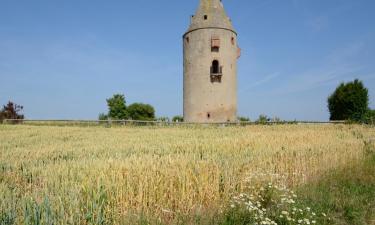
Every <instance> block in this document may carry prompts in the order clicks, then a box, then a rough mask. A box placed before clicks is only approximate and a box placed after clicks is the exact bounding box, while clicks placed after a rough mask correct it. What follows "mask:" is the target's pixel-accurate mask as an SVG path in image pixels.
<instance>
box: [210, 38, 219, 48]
mask: <svg viewBox="0 0 375 225" xmlns="http://www.w3.org/2000/svg"><path fill="white" fill-rule="evenodd" d="M215 47H216V48H220V38H218V37H212V39H211V48H215Z"/></svg>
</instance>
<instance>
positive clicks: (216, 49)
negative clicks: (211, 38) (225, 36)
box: [211, 47, 219, 52]
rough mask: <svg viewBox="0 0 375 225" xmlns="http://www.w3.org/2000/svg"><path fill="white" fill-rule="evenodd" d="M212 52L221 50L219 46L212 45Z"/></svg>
mask: <svg viewBox="0 0 375 225" xmlns="http://www.w3.org/2000/svg"><path fill="white" fill-rule="evenodd" d="M211 52H219V47H211Z"/></svg>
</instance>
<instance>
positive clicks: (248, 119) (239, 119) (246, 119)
mask: <svg viewBox="0 0 375 225" xmlns="http://www.w3.org/2000/svg"><path fill="white" fill-rule="evenodd" d="M237 120H238V121H240V122H251V121H250V118H249V117H243V116H239V117H238V118H237Z"/></svg>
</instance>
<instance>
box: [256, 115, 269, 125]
mask: <svg viewBox="0 0 375 225" xmlns="http://www.w3.org/2000/svg"><path fill="white" fill-rule="evenodd" d="M269 121H271V119H270V118H269V117H268V116H266V115H264V114H262V115H260V116H259V118H258V120H257V121H256V122H257V123H260V124H266V123H267V122H269Z"/></svg>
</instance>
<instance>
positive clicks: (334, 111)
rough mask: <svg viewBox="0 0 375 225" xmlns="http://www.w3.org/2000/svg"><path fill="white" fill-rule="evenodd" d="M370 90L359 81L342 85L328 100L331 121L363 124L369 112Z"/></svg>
mask: <svg viewBox="0 0 375 225" xmlns="http://www.w3.org/2000/svg"><path fill="white" fill-rule="evenodd" d="M368 104H369V96H368V90H367V88H365V87H364V85H363V83H362V81H359V80H358V79H356V80H354V81H353V82H349V83H341V84H340V85H339V86H338V87H337V88H336V90H335V92H334V93H333V94H332V95H331V96H330V97H329V98H328V109H329V112H330V113H331V117H330V119H331V120H353V121H358V122H361V121H362V120H363V118H364V116H365V114H366V113H367V111H368Z"/></svg>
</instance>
